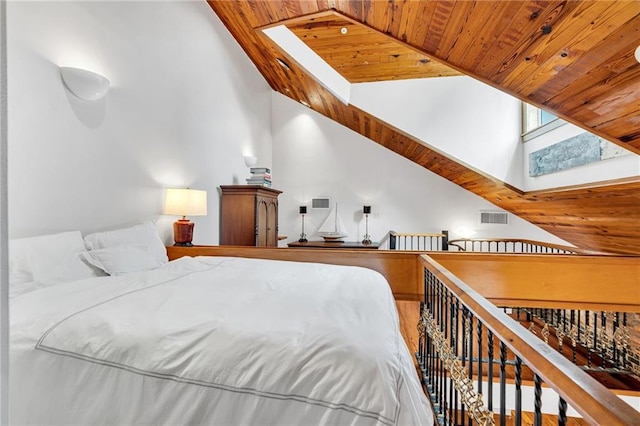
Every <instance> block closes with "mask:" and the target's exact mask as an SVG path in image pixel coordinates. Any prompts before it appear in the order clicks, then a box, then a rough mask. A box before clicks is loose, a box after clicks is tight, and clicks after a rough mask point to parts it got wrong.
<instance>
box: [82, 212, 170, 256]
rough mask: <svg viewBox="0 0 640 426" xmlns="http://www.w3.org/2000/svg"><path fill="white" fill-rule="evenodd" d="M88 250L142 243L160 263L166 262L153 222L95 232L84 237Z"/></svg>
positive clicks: (165, 250) (165, 254)
mask: <svg viewBox="0 0 640 426" xmlns="http://www.w3.org/2000/svg"><path fill="white" fill-rule="evenodd" d="M84 241H85V243H86V245H87V248H88V249H89V250H98V249H104V248H110V247H116V246H124V245H131V244H134V245H142V246H144V247H146V248H147V250H148V252H149V253H150V254H151V255H152V256H153V257H154V258H155V259H156V260H157V261H158V262H159V263H160V264H163V263H167V262H168V261H169V259H168V258H167V248H166V247H165V246H164V244H163V242H162V240H161V239H160V235H158V230H157V229H156V225H155V224H154V223H153V222H147V223H143V224H140V225H135V226H132V227H130V228H123V229H117V230H115V231H106V232H96V233H94V234H89V235H87V236H85V237H84Z"/></svg>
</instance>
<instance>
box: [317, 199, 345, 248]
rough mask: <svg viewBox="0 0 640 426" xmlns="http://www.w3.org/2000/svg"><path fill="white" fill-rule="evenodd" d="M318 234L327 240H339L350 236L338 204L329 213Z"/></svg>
mask: <svg viewBox="0 0 640 426" xmlns="http://www.w3.org/2000/svg"><path fill="white" fill-rule="evenodd" d="M318 234H319V235H320V236H321V237H322V238H324V239H325V240H339V239H342V238H345V237H346V236H347V235H349V234H348V233H347V228H346V227H345V226H344V223H343V222H342V219H341V218H340V216H339V215H338V203H336V205H335V208H334V209H333V210H332V211H331V212H330V213H329V216H328V217H327V218H326V219H325V221H324V222H323V223H322V225H320V228H318Z"/></svg>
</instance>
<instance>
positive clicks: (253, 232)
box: [220, 185, 282, 247]
mask: <svg viewBox="0 0 640 426" xmlns="http://www.w3.org/2000/svg"><path fill="white" fill-rule="evenodd" d="M220 189H221V190H222V200H221V209H220V210H221V213H220V244H221V245H234V246H260V247H277V245H278V195H279V194H280V193H281V192H282V191H278V190H277V189H271V188H266V187H263V186H259V185H221V186H220Z"/></svg>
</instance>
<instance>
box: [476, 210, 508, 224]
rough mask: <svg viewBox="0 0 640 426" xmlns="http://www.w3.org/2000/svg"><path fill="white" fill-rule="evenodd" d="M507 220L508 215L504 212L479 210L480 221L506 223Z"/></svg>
mask: <svg viewBox="0 0 640 426" xmlns="http://www.w3.org/2000/svg"><path fill="white" fill-rule="evenodd" d="M508 222H509V215H508V213H505V212H480V223H491V224H494V225H506V224H507V223H508Z"/></svg>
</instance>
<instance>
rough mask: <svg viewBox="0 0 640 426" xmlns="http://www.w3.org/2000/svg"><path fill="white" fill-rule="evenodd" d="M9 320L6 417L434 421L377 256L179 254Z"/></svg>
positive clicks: (59, 294) (42, 295)
mask: <svg viewBox="0 0 640 426" xmlns="http://www.w3.org/2000/svg"><path fill="white" fill-rule="evenodd" d="M11 321H12V323H11V359H10V363H11V365H10V367H11V370H10V411H9V415H10V420H11V424H47V425H48V424H77V425H89V424H109V425H134V424H147V425H161V424H164V425H192V424H207V425H319V424H327V425H396V424H398V425H400V424H402V425H427V424H428V425H432V424H433V420H432V418H431V415H430V410H429V408H428V403H427V401H426V398H425V397H424V395H423V393H422V391H421V388H420V385H419V383H418V379H417V376H416V374H415V369H414V367H413V363H412V359H411V356H410V354H409V352H408V350H407V347H406V345H405V343H404V341H403V339H402V337H401V335H400V332H399V328H398V316H397V311H396V308H395V303H394V300H393V297H392V295H391V292H390V289H389V286H388V284H387V283H386V281H385V280H384V278H383V277H382V276H381V275H380V274H378V273H377V272H375V271H372V270H369V269H364V268H357V267H346V266H332V265H322V264H313V263H297V262H279V261H268V260H257V259H242V258H226V257H198V258H186V257H185V258H181V259H179V260H176V261H173V262H170V263H169V264H167V265H165V266H163V267H162V268H159V269H156V270H153V271H148V272H144V273H136V274H131V275H127V276H123V277H100V278H91V279H86V280H81V281H74V282H70V283H66V284H60V285H56V286H55V287H49V288H44V289H41V290H36V291H33V292H30V293H26V294H23V295H21V296H18V297H16V298H14V299H13V300H12V302H11Z"/></svg>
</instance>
